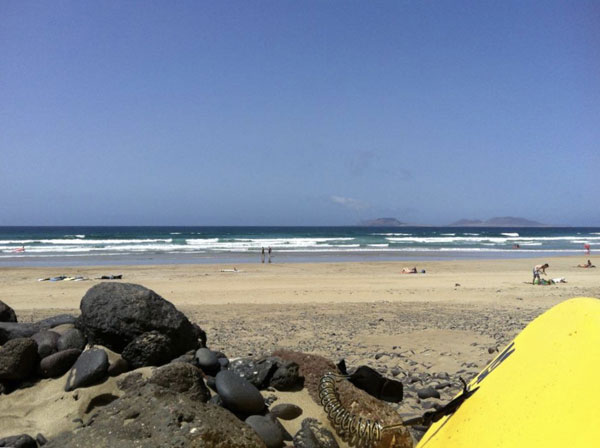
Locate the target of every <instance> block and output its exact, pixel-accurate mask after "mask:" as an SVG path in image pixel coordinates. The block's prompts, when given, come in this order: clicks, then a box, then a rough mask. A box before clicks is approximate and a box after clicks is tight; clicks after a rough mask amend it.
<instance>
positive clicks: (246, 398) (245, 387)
mask: <svg viewBox="0 0 600 448" xmlns="http://www.w3.org/2000/svg"><path fill="white" fill-rule="evenodd" d="M215 385H216V388H217V392H218V394H219V395H220V396H221V398H222V399H223V404H224V405H225V407H226V408H227V409H229V410H230V411H232V412H239V413H241V414H246V415H252V414H258V413H260V412H262V411H263V409H264V408H265V401H264V399H263V397H262V395H261V394H260V392H259V391H258V389H257V388H256V387H255V386H254V385H252V384H251V383H250V382H249V381H248V380H246V379H244V378H242V377H240V376H239V375H237V374H236V373H235V372H232V371H230V370H222V371H220V372H219V373H218V374H217V376H216V377H215Z"/></svg>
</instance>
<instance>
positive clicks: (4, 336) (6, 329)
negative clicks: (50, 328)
mask: <svg viewBox="0 0 600 448" xmlns="http://www.w3.org/2000/svg"><path fill="white" fill-rule="evenodd" d="M38 331H40V327H39V326H38V325H36V324H23V323H18V322H0V344H4V343H5V342H6V341H10V340H11V339H17V338H28V337H31V336H33V335H34V334H36V333H37V332H38Z"/></svg>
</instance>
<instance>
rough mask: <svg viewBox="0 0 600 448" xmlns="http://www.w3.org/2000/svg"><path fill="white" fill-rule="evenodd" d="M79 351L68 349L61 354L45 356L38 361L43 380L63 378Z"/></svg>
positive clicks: (77, 356)
mask: <svg viewBox="0 0 600 448" xmlns="http://www.w3.org/2000/svg"><path fill="white" fill-rule="evenodd" d="M79 355H81V350H77V349H76V348H70V349H67V350H63V351H62V352H58V353H54V354H53V355H50V356H46V357H45V358H44V359H42V360H41V361H40V372H41V374H42V376H43V377H45V378H58V377H59V376H63V375H64V374H65V373H67V372H68V370H69V369H70V368H71V367H72V366H73V364H74V363H75V361H77V358H79Z"/></svg>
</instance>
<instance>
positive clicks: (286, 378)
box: [269, 361, 304, 391]
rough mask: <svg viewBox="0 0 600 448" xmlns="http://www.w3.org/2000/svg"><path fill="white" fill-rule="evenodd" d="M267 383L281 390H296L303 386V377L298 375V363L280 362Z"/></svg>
mask: <svg viewBox="0 0 600 448" xmlns="http://www.w3.org/2000/svg"><path fill="white" fill-rule="evenodd" d="M269 385H270V386H272V387H274V388H275V389H277V390H281V391H288V390H298V389H302V387H303V386H304V377H302V376H300V367H299V366H298V364H296V363H295V362H292V361H289V362H285V363H283V364H281V365H280V366H279V367H278V368H277V370H275V372H274V373H273V376H272V377H271V380H270V381H269Z"/></svg>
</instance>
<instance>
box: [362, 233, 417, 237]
mask: <svg viewBox="0 0 600 448" xmlns="http://www.w3.org/2000/svg"><path fill="white" fill-rule="evenodd" d="M370 235H377V236H411V235H412V233H371V234H370Z"/></svg>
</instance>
